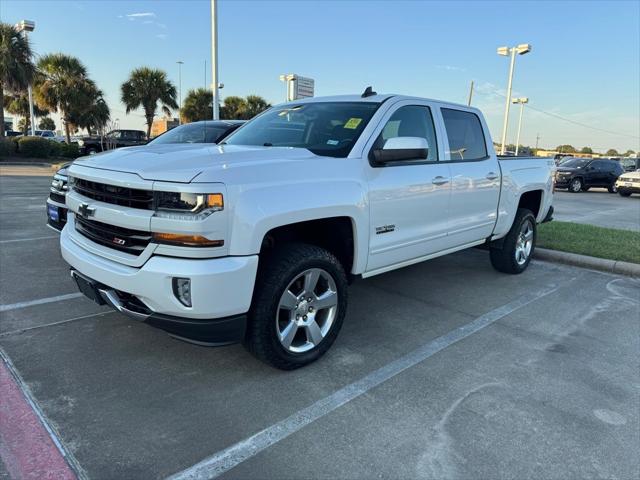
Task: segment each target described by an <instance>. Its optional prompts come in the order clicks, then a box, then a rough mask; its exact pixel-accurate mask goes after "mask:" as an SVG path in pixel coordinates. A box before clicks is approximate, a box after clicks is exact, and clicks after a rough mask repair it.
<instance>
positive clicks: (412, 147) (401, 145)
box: [371, 137, 429, 165]
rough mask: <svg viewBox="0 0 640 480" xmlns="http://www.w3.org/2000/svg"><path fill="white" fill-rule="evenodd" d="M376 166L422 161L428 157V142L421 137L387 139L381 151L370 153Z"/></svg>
mask: <svg viewBox="0 0 640 480" xmlns="http://www.w3.org/2000/svg"><path fill="white" fill-rule="evenodd" d="M371 154H372V157H373V158H372V160H373V162H374V163H375V164H376V165H384V164H387V163H392V162H403V161H407V160H423V159H426V158H428V156H429V142H427V140H426V139H425V138H422V137H394V138H389V139H388V140H387V141H386V142H385V143H384V146H383V147H382V148H381V149H377V150H373V151H372V152H371Z"/></svg>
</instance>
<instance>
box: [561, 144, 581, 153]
mask: <svg viewBox="0 0 640 480" xmlns="http://www.w3.org/2000/svg"><path fill="white" fill-rule="evenodd" d="M556 150H557V151H558V152H560V153H576V152H577V150H576V149H575V148H574V147H573V145H558V146H557V147H556Z"/></svg>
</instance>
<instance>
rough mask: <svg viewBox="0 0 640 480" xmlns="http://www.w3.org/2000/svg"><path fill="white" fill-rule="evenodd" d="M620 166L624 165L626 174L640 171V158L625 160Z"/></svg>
mask: <svg viewBox="0 0 640 480" xmlns="http://www.w3.org/2000/svg"><path fill="white" fill-rule="evenodd" d="M620 165H622V168H624V171H625V172H635V171H636V170H638V169H640V158H630V157H627V158H623V159H622V160H620Z"/></svg>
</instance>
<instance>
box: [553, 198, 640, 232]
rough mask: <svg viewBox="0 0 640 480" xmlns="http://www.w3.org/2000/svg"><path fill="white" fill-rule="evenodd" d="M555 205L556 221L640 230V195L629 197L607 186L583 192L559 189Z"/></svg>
mask: <svg viewBox="0 0 640 480" xmlns="http://www.w3.org/2000/svg"><path fill="white" fill-rule="evenodd" d="M553 204H554V208H555V212H554V215H553V217H554V218H555V219H556V220H561V221H563V222H577V223H587V224H590V225H596V226H599V227H608V228H621V229H624V230H634V231H636V232H640V195H631V196H630V197H626V198H625V197H621V196H620V195H618V194H612V193H609V192H607V190H606V189H605V188H592V189H590V190H589V191H588V192H580V193H569V192H567V191H564V190H557V191H556V193H555V195H554V198H553Z"/></svg>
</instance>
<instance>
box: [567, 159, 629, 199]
mask: <svg viewBox="0 0 640 480" xmlns="http://www.w3.org/2000/svg"><path fill="white" fill-rule="evenodd" d="M622 172H623V169H622V166H621V165H620V163H619V162H616V161H613V160H603V159H596V160H594V159H593V158H572V159H570V160H567V161H566V162H563V163H561V164H560V165H558V168H557V171H556V176H555V179H556V188H566V189H568V190H569V191H570V192H573V193H577V192H580V191H584V192H586V191H587V190H589V189H590V188H591V187H603V188H606V189H608V190H609V193H616V192H617V189H616V180H617V179H618V177H619V176H620V175H621V174H622Z"/></svg>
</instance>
